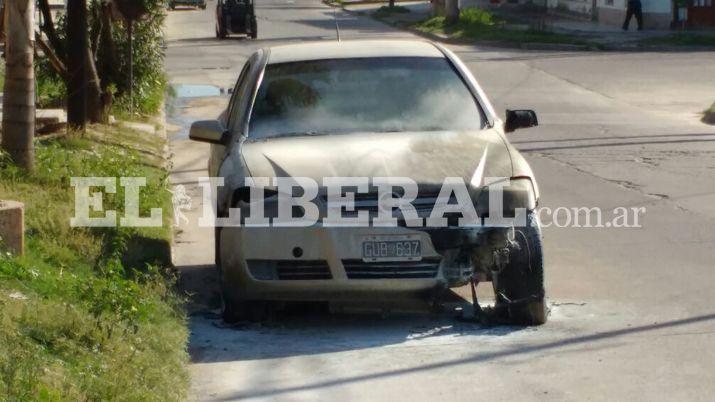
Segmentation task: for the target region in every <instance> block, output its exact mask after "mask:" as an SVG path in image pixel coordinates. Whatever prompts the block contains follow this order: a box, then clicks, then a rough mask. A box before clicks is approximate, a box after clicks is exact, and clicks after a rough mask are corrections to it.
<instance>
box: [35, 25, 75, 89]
mask: <svg viewBox="0 0 715 402" xmlns="http://www.w3.org/2000/svg"><path fill="white" fill-rule="evenodd" d="M35 42H36V43H37V45H38V46H39V47H40V49H42V52H43V53H44V54H45V56H47V58H48V59H49V61H50V64H51V65H52V68H53V69H54V70H55V72H57V74H59V75H60V76H61V77H62V78H64V79H65V80H66V79H67V76H68V74H67V68H66V67H65V65H64V63H62V60H60V59H59V57H57V54H56V53H55V51H54V50H53V49H52V48H51V47H50V45H48V44H47V42H45V40H44V39H42V35H40V34H39V33H38V32H35Z"/></svg>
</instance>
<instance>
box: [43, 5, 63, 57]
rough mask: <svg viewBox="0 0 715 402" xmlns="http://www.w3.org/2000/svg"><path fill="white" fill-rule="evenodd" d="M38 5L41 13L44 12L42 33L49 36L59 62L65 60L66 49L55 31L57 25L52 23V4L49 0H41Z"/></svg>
mask: <svg viewBox="0 0 715 402" xmlns="http://www.w3.org/2000/svg"><path fill="white" fill-rule="evenodd" d="M38 5H39V7H40V11H41V12H42V19H43V21H44V23H43V24H42V26H41V27H40V29H41V30H42V32H44V33H45V35H47V39H48V40H49V41H50V44H51V45H52V48H53V49H54V54H55V56H56V57H57V58H58V59H59V60H64V58H65V47H64V45H63V43H62V41H61V40H60V38H59V37H58V36H57V31H56V30H55V23H54V22H53V21H52V12H51V11H50V4H49V3H48V1H47V0H39V1H38Z"/></svg>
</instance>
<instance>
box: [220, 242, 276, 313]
mask: <svg viewBox="0 0 715 402" xmlns="http://www.w3.org/2000/svg"><path fill="white" fill-rule="evenodd" d="M214 230H215V232H214V233H215V234H214V239H215V247H214V248H215V250H216V251H215V258H214V260H215V263H216V271H217V272H218V276H219V283H220V288H221V289H220V290H221V291H220V294H221V317H222V318H223V320H224V322H226V323H229V324H235V323H237V322H241V321H263V320H265V319H266V318H267V317H268V313H269V310H268V303H267V302H265V301H253V300H243V299H241V298H240V296H239V295H238V292H237V291H236V290H235V289H233V288H232V287H231V286H230V285H229V284H228V283H227V281H226V280H225V279H224V272H223V269H222V267H221V228H215V229H214Z"/></svg>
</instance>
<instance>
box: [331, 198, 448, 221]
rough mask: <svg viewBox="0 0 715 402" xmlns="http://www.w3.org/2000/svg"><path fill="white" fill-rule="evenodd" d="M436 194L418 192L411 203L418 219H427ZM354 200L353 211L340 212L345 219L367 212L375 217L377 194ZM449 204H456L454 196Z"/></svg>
mask: <svg viewBox="0 0 715 402" xmlns="http://www.w3.org/2000/svg"><path fill="white" fill-rule="evenodd" d="M438 194H439V193H438V192H420V194H419V196H418V197H417V198H415V200H414V201H412V202H411V204H412V206H414V207H415V210H416V211H417V215H418V216H420V217H428V216H429V215H430V213H431V212H432V209H433V208H434V204H435V203H436V202H437V197H438ZM393 197H394V198H397V197H399V195H398V194H393ZM354 198H355V204H354V206H355V209H354V210H353V211H347V210H345V211H342V216H343V217H346V218H352V217H356V216H357V214H358V212H359V211H368V216H370V217H375V216H377V214H378V204H379V201H378V196H377V193H367V194H363V193H356V194H355V195H354ZM322 199H323V202H325V203H326V204H327V203H328V199H327V197H326V196H322ZM448 203H450V204H454V203H456V197H455V196H454V195H451V196H450V199H449V201H448ZM393 216H395V217H397V216H398V215H397V211H396V210H395V211H393Z"/></svg>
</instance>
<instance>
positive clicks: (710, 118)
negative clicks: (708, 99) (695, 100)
mask: <svg viewBox="0 0 715 402" xmlns="http://www.w3.org/2000/svg"><path fill="white" fill-rule="evenodd" d="M703 123H707V124H713V125H715V103H713V105H712V106H710V109H707V110H705V111H704V112H703Z"/></svg>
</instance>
